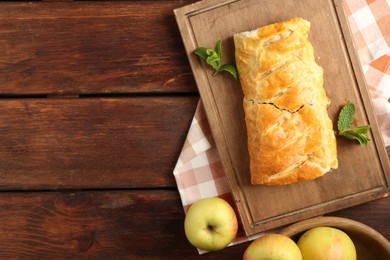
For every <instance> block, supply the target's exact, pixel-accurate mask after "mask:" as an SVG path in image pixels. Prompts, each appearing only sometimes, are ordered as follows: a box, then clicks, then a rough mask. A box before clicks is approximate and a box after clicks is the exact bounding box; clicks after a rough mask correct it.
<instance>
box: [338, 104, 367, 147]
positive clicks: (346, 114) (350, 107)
mask: <svg viewBox="0 0 390 260" xmlns="http://www.w3.org/2000/svg"><path fill="white" fill-rule="evenodd" d="M355 112H356V109H355V105H354V104H352V103H347V104H346V105H345V106H344V107H343V108H342V109H341V111H340V114H339V119H338V121H337V128H338V130H339V135H341V136H344V137H346V138H348V139H351V140H357V141H358V142H359V143H360V145H367V143H368V141H370V139H369V138H368V137H367V136H366V133H367V132H368V130H370V128H371V126H370V125H365V126H357V127H352V126H351V125H352V122H353V120H354V117H355Z"/></svg>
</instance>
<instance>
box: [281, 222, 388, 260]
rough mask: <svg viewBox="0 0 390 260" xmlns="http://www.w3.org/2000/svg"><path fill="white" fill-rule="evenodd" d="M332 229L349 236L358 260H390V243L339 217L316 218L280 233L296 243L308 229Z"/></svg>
mask: <svg viewBox="0 0 390 260" xmlns="http://www.w3.org/2000/svg"><path fill="white" fill-rule="evenodd" d="M323 226H327V227H334V228H338V229H340V230H342V231H344V232H345V233H347V234H348V235H349V237H350V238H351V239H352V241H353V242H354V244H355V247H356V252H357V259H358V260H365V259H367V260H368V259H369V260H375V259H378V260H382V259H390V242H389V241H388V240H387V239H386V238H385V237H384V236H382V235H381V234H380V233H379V232H377V231H375V230H374V229H372V228H370V227H368V226H366V225H364V224H362V223H360V222H357V221H354V220H350V219H346V218H340V217H317V218H312V219H307V220H303V221H300V222H297V223H295V224H292V225H290V226H288V227H286V228H284V229H283V230H282V231H281V232H280V233H281V234H284V235H287V236H289V237H291V238H292V239H293V240H295V241H298V239H299V237H300V236H301V235H302V234H303V233H304V232H305V231H306V230H308V229H311V228H314V227H323Z"/></svg>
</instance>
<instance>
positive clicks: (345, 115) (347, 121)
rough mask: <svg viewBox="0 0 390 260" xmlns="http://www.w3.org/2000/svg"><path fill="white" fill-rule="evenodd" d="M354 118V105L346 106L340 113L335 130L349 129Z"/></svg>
mask: <svg viewBox="0 0 390 260" xmlns="http://www.w3.org/2000/svg"><path fill="white" fill-rule="evenodd" d="M354 116H355V105H354V104H352V103H348V104H346V105H345V106H344V107H343V108H342V109H341V111H340V115H339V120H338V122H337V128H338V130H339V131H343V130H345V129H348V128H350V126H351V124H352V122H353V118H354Z"/></svg>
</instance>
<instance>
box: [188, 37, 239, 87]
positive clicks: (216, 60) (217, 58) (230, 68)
mask: <svg viewBox="0 0 390 260" xmlns="http://www.w3.org/2000/svg"><path fill="white" fill-rule="evenodd" d="M195 54H196V55H198V56H199V57H201V58H202V59H204V60H206V63H207V64H208V65H210V66H211V67H212V68H213V69H214V70H215V72H214V74H213V75H215V74H216V73H218V72H222V71H226V72H228V73H230V75H232V76H233V78H234V79H235V80H238V72H237V68H236V66H235V65H232V64H224V65H222V66H221V60H222V41H221V40H219V41H217V43H216V44H215V46H214V50H212V49H209V48H204V47H199V48H197V49H196V50H195Z"/></svg>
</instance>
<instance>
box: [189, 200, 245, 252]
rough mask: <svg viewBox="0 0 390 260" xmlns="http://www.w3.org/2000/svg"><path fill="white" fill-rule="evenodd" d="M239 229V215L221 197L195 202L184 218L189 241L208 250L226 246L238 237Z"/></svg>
mask: <svg viewBox="0 0 390 260" xmlns="http://www.w3.org/2000/svg"><path fill="white" fill-rule="evenodd" d="M237 229H238V223H237V217H236V214H235V212H234V210H233V208H232V207H231V206H230V204H229V203H228V202H227V201H225V200H223V199H221V198H206V199H201V200H199V201H197V202H195V203H194V204H193V205H192V206H191V207H190V208H189V210H188V212H187V214H186V217H185V220H184V230H185V234H186V236H187V239H188V241H190V243H191V244H192V245H193V246H195V247H197V248H199V249H203V250H206V251H216V250H221V249H223V248H225V247H226V246H227V245H228V244H230V243H231V242H232V241H233V239H234V238H235V237H236V234H237Z"/></svg>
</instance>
